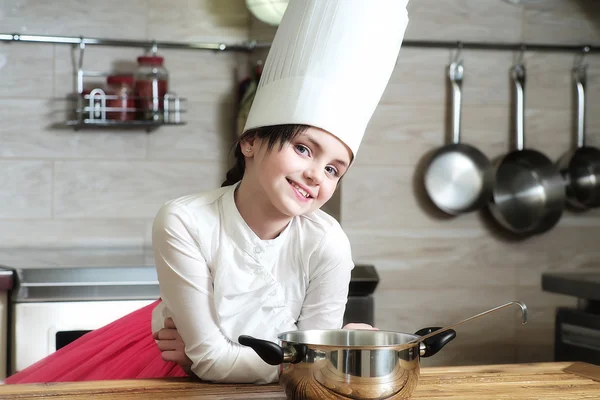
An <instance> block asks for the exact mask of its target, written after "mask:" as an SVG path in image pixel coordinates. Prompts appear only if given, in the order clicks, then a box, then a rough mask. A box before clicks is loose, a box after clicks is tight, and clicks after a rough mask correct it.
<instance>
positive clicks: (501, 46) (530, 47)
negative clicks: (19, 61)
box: [0, 33, 600, 52]
mask: <svg viewBox="0 0 600 400" xmlns="http://www.w3.org/2000/svg"><path fill="white" fill-rule="evenodd" d="M0 41H6V42H28V43H51V44H72V45H73V44H81V43H83V44H85V45H98V46H117V47H118V46H122V47H142V48H155V47H160V48H164V49H186V50H212V51H241V52H251V51H252V50H255V49H257V48H268V47H270V45H271V43H270V42H256V41H247V42H242V43H235V44H227V43H210V42H195V43H193V42H192V43H185V42H161V41H141V40H123V39H100V38H85V37H77V36H46V35H24V34H20V33H13V34H4V33H0ZM402 46H403V47H422V48H443V49H456V48H457V47H460V48H462V49H463V50H468V49H472V50H504V51H547V52H581V51H582V49H584V48H585V49H586V50H585V51H586V52H590V51H592V50H594V49H595V48H597V47H600V45H598V46H592V45H589V44H581V45H555V44H543V43H499V42H468V41H467V42H462V41H435V40H433V41H432V40H404V41H403V42H402Z"/></svg>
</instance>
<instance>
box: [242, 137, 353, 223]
mask: <svg viewBox="0 0 600 400" xmlns="http://www.w3.org/2000/svg"><path fill="white" fill-rule="evenodd" d="M267 142H268V140H262V139H260V138H255V139H254V140H251V141H248V142H244V143H241V145H242V153H243V154H244V155H245V156H246V157H248V158H247V159H246V160H247V162H246V165H247V168H250V169H251V171H248V172H251V174H253V175H254V177H255V179H256V182H257V183H258V185H259V186H260V189H261V190H262V191H263V192H264V194H265V195H266V197H267V198H268V199H269V200H270V203H271V204H272V205H273V206H274V207H275V208H276V209H277V210H278V211H279V212H281V213H282V214H284V215H286V216H290V217H294V216H297V215H302V214H306V213H310V212H312V211H315V210H317V209H319V208H321V207H322V206H323V205H324V204H325V203H326V202H327V201H328V200H329V199H330V198H331V196H332V195H333V193H334V192H335V189H336V187H337V184H338V182H339V180H340V178H341V177H342V175H344V173H345V172H346V170H347V169H348V166H349V165H350V160H351V155H352V153H351V151H350V149H349V148H348V147H347V146H346V145H345V144H344V143H342V142H341V141H340V140H339V139H338V138H336V137H335V136H333V135H332V134H330V133H328V132H326V131H324V130H321V129H318V128H312V127H311V128H308V129H307V130H306V131H305V132H304V133H302V134H299V135H297V136H296V137H295V138H294V139H293V140H292V141H291V142H289V143H285V144H284V145H283V148H282V149H281V151H279V143H276V144H275V146H273V148H272V149H271V150H270V151H268V149H267ZM247 149H250V152H248V151H247Z"/></svg>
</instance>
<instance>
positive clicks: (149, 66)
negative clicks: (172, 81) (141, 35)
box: [134, 56, 169, 121]
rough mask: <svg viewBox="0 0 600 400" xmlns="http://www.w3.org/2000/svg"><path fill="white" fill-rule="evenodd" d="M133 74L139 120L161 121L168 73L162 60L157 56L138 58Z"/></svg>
mask: <svg viewBox="0 0 600 400" xmlns="http://www.w3.org/2000/svg"><path fill="white" fill-rule="evenodd" d="M137 61H138V68H137V70H136V72H135V75H134V77H135V94H136V96H137V102H136V105H137V108H138V111H139V115H140V119H143V120H151V121H162V120H163V113H164V96H165V94H166V93H167V91H168V85H169V73H168V71H167V70H166V68H165V67H164V65H163V64H164V58H163V57H159V56H141V57H138V59H137Z"/></svg>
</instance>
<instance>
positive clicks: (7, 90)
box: [0, 19, 54, 99]
mask: <svg viewBox="0 0 600 400" xmlns="http://www.w3.org/2000/svg"><path fill="white" fill-rule="evenodd" d="M1 26H2V22H1V19H0V27H1ZM0 30H2V31H3V29H2V28H0ZM2 33H4V32H2ZM53 57H54V49H53V46H52V45H49V44H33V43H4V42H0V99H1V98H7V99H14V98H19V97H36V98H49V97H51V96H52V84H53V83H52V74H53V68H52V60H53Z"/></svg>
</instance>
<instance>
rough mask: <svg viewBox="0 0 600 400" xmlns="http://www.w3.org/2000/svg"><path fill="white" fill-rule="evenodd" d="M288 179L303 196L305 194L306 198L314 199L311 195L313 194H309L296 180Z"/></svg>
mask: <svg viewBox="0 0 600 400" xmlns="http://www.w3.org/2000/svg"><path fill="white" fill-rule="evenodd" d="M287 181H288V183H289V184H290V185H292V186H293V187H294V189H296V191H297V192H298V193H300V194H301V195H302V196H304V197H305V198H307V199H312V196H311V195H310V194H309V193H308V192H307V191H306V190H304V189H302V188H301V187H300V186H298V185H297V184H296V183H295V182H293V181H290V180H289V179H288V180H287Z"/></svg>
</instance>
